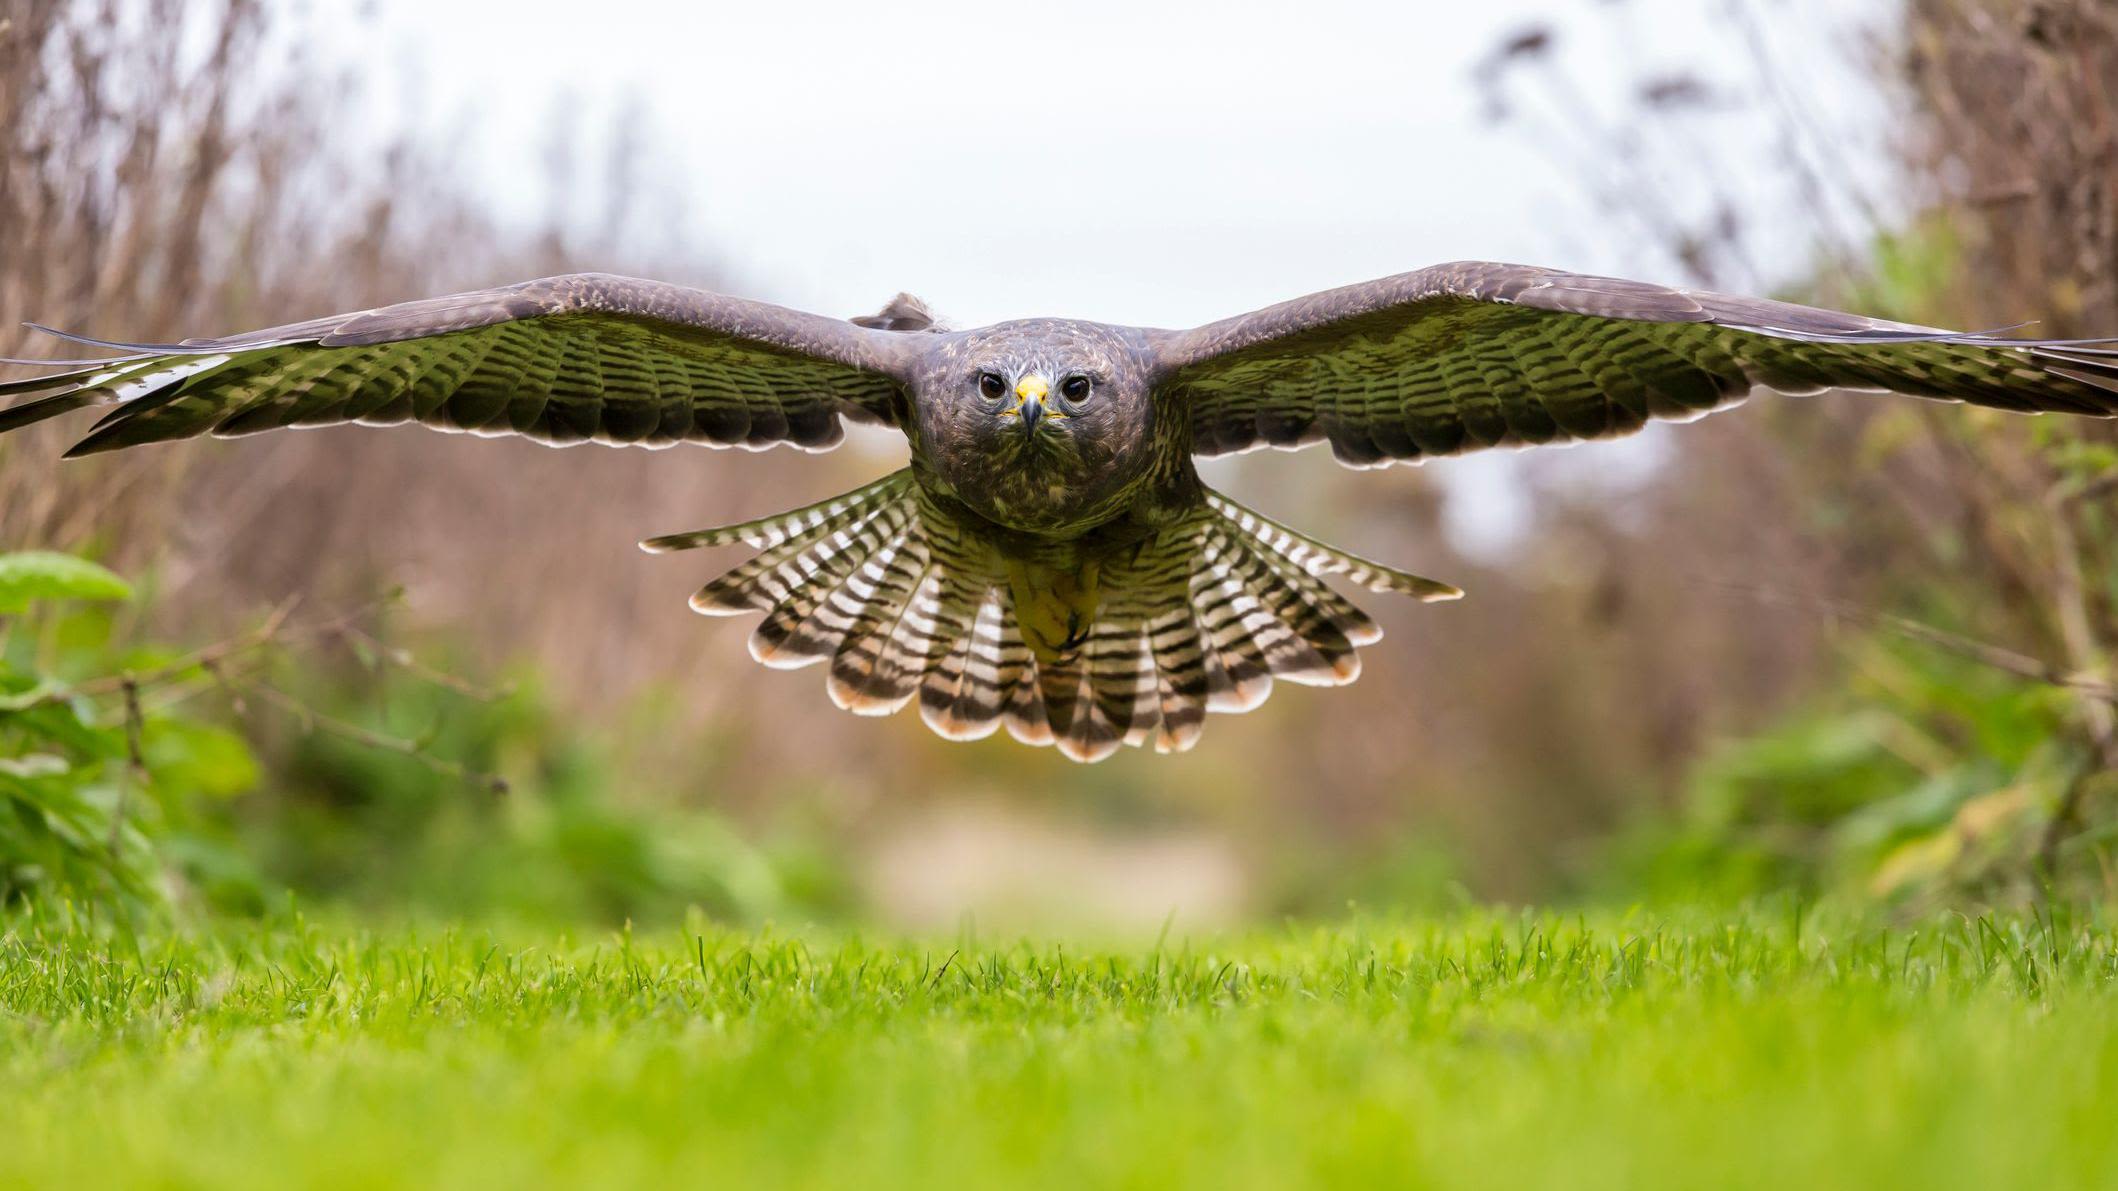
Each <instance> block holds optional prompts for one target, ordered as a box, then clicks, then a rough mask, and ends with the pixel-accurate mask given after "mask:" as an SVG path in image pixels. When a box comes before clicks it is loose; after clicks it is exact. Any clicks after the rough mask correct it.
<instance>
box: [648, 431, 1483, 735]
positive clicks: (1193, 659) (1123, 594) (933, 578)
mask: <svg viewBox="0 0 2118 1191" xmlns="http://www.w3.org/2000/svg"><path fill="white" fill-rule="evenodd" d="M736 543H742V544H745V545H749V546H752V547H755V548H756V549H757V550H758V553H757V554H756V555H754V556H753V557H752V558H750V559H749V560H748V561H746V562H744V563H742V564H741V565H739V566H737V567H735V568H734V569H732V570H730V571H728V572H726V573H725V574H723V575H722V576H721V577H719V578H717V579H715V580H713V581H712V582H711V583H708V584H706V585H705V586H704V587H702V588H701V589H700V590H699V592H698V594H696V595H695V596H693V597H692V607H693V608H695V609H697V610H698V611H699V612H702V613H705V614H707V615H714V616H725V615H739V614H742V613H746V612H762V613H764V619H763V620H762V621H760V622H759V624H758V626H757V628H756V629H755V630H754V631H753V632H752V634H751V637H750V650H751V654H752V656H754V657H756V658H757V659H758V660H759V661H760V662H763V663H765V664H766V665H768V666H773V667H778V668H795V667H800V666H807V665H812V664H816V663H823V662H828V663H829V666H828V670H827V681H826V690H827V691H828V693H829V694H830V696H831V699H832V701H833V702H834V703H836V704H838V705H839V706H840V707H842V708H845V709H846V710H849V711H852V712H854V713H856V714H860V715H888V714H891V713H894V712H896V711H899V710H901V709H903V708H904V707H906V706H907V705H908V704H910V703H912V702H914V701H915V700H916V701H917V702H918V704H919V715H920V719H921V720H922V721H924V722H925V723H926V725H927V726H928V727H929V728H931V729H932V730H933V731H934V732H935V733H936V734H937V735H940V736H942V737H945V738H947V739H950V740H976V739H981V738H983V737H986V736H990V735H992V734H993V733H994V732H996V731H999V730H1000V729H1001V728H1003V727H1004V728H1006V729H1007V731H1008V733H1009V734H1010V735H1012V736H1013V737H1015V738H1016V739H1017V740H1020V741H1022V742H1024V743H1027V744H1033V745H1054V746H1056V747H1057V748H1058V750H1059V751H1060V752H1061V753H1063V754H1064V755H1066V756H1068V757H1070V758H1073V759H1074V760H1078V761H1097V760H1101V759H1103V758H1105V757H1108V756H1110V755H1112V754H1113V753H1115V752H1117V751H1118V750H1119V749H1120V748H1121V747H1126V746H1131V747H1140V748H1144V747H1147V746H1148V745H1150V744H1151V745H1152V746H1153V747H1154V748H1155V750H1156V751H1157V752H1164V753H1171V752H1182V751H1184V750H1186V749H1189V748H1190V747H1192V745H1194V744H1196V743H1197V742H1198V740H1199V737H1200V735H1201V734H1202V733H1203V732H1204V730H1205V721H1206V715H1207V712H1208V711H1222V712H1238V711H1247V710H1249V709H1251V708H1254V707H1256V706H1258V705H1259V704H1260V703H1262V702H1264V701H1265V699H1266V698H1267V697H1268V696H1269V695H1270V694H1271V691H1272V687H1273V684H1274V682H1275V680H1277V679H1286V680H1288V681H1291V682H1297V683H1304V684H1309V685H1318V686H1337V685H1342V684H1345V683H1349V682H1352V681H1353V680H1354V679H1355V678H1357V677H1358V676H1359V674H1360V655H1359V649H1360V647H1361V646H1364V645H1369V644H1373V643H1374V642H1375V641H1376V640H1378V639H1379V638H1380V637H1381V635H1382V631H1381V629H1379V628H1377V627H1376V624H1375V622H1374V621H1373V620H1372V619H1370V618H1369V617H1368V615H1367V614H1366V613H1364V612H1362V611H1361V610H1360V609H1359V608H1358V607H1356V606H1355V605H1354V604H1353V603H1352V602H1351V601H1350V600H1348V599H1347V598H1346V597H1345V596H1343V595H1341V594H1339V593H1338V592H1337V591H1335V590H1333V589H1332V588H1331V587H1330V586H1328V585H1327V584H1326V583H1324V582H1323V580H1322V578H1321V577H1320V576H1324V575H1330V574H1343V575H1345V576H1347V577H1348V578H1349V579H1351V580H1353V581H1354V582H1357V583H1359V584H1361V585H1362V586H1365V587H1368V588H1371V589H1372V590H1376V591H1392V592H1401V593H1405V594H1410V595H1414V596H1417V597H1419V598H1421V599H1429V600H1431V599H1447V598H1451V597H1453V596H1454V595H1456V594H1458V593H1457V591H1456V589H1455V588H1453V587H1450V586H1449V585H1447V584H1444V583H1438V582H1436V581H1434V580H1431V579H1423V578H1420V577H1419V576H1416V575H1411V574H1408V573H1406V572H1403V571H1397V570H1393V569H1391V568H1389V567H1385V566H1382V565H1381V564H1379V563H1373V562H1369V561H1367V560H1365V559H1362V558H1358V557H1356V556H1354V555H1351V554H1347V553H1345V552H1343V551H1340V550H1337V549H1334V548H1333V547H1330V546H1327V545H1325V544H1323V543H1322V542H1319V541H1317V540H1316V539H1314V538H1311V537H1308V536H1306V535H1303V534H1301V533H1298V532H1296V531H1294V530H1292V529H1289V528H1287V527H1286V526H1284V525H1281V524H1280V523H1278V522H1276V521H1272V520H1270V519H1268V518H1266V517H1263V516H1261V515H1259V514H1257V513H1255V512H1253V511H1251V510H1249V509H1247V508H1244V507H1243V506H1242V505H1239V504H1236V503H1235V502H1234V501H1231V500H1229V499H1227V498H1226V497H1224V496H1221V495H1219V494H1217V493H1213V494H1209V496H1208V499H1207V501H1206V502H1205V503H1203V504H1202V505H1201V506H1200V507H1199V508H1198V509H1197V510H1196V511H1195V512H1193V513H1192V514H1190V515H1189V516H1187V517H1185V518H1183V519H1181V520H1179V521H1177V522H1175V523H1174V524H1172V525H1170V526H1168V527H1166V528H1164V529H1163V530H1161V531H1160V532H1159V533H1157V534H1156V535H1155V536H1154V537H1152V538H1150V539H1149V540H1148V541H1147V542H1145V543H1142V544H1140V545H1138V546H1137V547H1134V548H1128V549H1126V550H1123V551H1117V552H1115V553H1114V554H1112V555H1111V556H1109V557H1105V558H1103V559H1101V560H1099V561H1098V562H1096V563H1095V565H1093V566H1091V567H1088V568H1087V569H1086V570H1085V571H1084V573H1085V574H1091V575H1093V576H1094V579H1093V580H1092V583H1093V585H1094V588H1095V603H1094V615H1093V619H1092V620H1091V621H1090V623H1089V624H1088V626H1087V627H1086V628H1085V629H1084V630H1082V631H1081V632H1080V634H1079V635H1078V640H1077V641H1076V642H1074V644H1073V645H1072V646H1071V647H1070V648H1066V649H1061V650H1058V651H1056V652H1048V653H1041V652H1040V651H1039V649H1036V648H1033V647H1032V645H1031V644H1030V642H1029V640H1028V639H1027V638H1026V637H1025V636H1024V634H1023V631H1022V627H1021V625H1020V623H1019V622H1018V619H1017V617H1016V610H1015V605H1014V600H1015V589H1014V588H1012V587H1011V585H1010V566H1009V564H1010V556H1009V555H1008V554H1007V553H1006V551H1005V550H1004V549H1003V548H1002V547H1001V546H1000V545H999V544H998V543H996V542H995V541H993V540H992V538H991V537H990V535H989V534H988V533H987V532H986V531H984V530H982V529H981V528H980V527H979V526H978V525H976V524H975V523H974V522H973V521H972V520H971V519H970V518H968V517H966V516H965V515H963V514H962V513H961V512H959V511H956V510H955V509H953V508H952V506H950V505H949V504H948V503H947V502H945V501H944V500H942V499H940V498H937V497H935V496H934V495H932V494H931V493H929V492H928V491H927V490H926V489H925V488H923V487H922V486H921V485H919V484H918V483H917V482H915V480H914V479H913V477H912V473H911V471H910V470H909V469H907V470H902V471H897V472H893V473H891V474H890V475H887V476H884V477H883V478H881V479H879V480H876V481H875V482H873V483H871V484H867V485H865V486H863V487H861V488H857V489H854V490H853V491H851V492H848V493H845V494H843V495H840V496H834V497H831V498H830V499H828V500H821V501H818V502H816V503H815V504H811V505H805V506H803V507H801V508H798V509H793V510H790V511H788V512H785V513H777V514H774V515H773V516H770V517H761V518H758V519H756V520H754V521H745V522H741V523H739V524H735V525H728V526H722V527H719V528H716V529H704V530H695V531H692V532H689V533H680V534H671V535H668V536H665V537H659V538H650V539H648V540H647V541H646V542H643V543H641V545H642V547H643V548H645V549H648V550H650V551H656V552H661V551H669V550H687V549H692V548H696V547H704V546H723V545H732V544H736ZM1016 561H1018V562H1019V560H1016Z"/></svg>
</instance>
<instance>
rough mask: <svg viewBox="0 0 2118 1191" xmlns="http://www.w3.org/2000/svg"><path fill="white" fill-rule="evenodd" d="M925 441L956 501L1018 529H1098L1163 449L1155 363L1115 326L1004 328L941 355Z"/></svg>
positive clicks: (932, 367) (926, 390)
mask: <svg viewBox="0 0 2118 1191" xmlns="http://www.w3.org/2000/svg"><path fill="white" fill-rule="evenodd" d="M913 396H914V402H913V405H914V414H915V420H916V422H917V432H918V433H917V439H918V442H919V444H920V448H921V450H922V452H923V453H924V455H925V458H926V461H927V463H928V464H929V465H930V466H931V467H933V469H934V470H935V472H936V474H937V475H939V476H940V478H941V479H942V481H943V482H944V483H946V484H948V485H949V487H950V488H951V490H952V491H954V492H955V494H956V495H957V497H958V498H959V499H961V500H963V501H964V503H966V504H968V505H970V506H971V507H972V508H973V509H974V510H976V511H977V512H979V513H980V514H982V515H984V516H986V517H988V518H991V519H992V520H994V521H997V522H999V523H1001V524H1003V525H1007V526H1010V527H1013V528H1016V529H1023V530H1030V531H1042V532H1051V531H1055V530H1064V529H1068V528H1076V527H1084V526H1085V524H1087V523H1092V522H1093V521H1094V520H1095V519H1096V518H1097V517H1098V515H1099V514H1101V513H1104V512H1105V511H1106V510H1107V509H1108V508H1109V507H1110V506H1112V505H1113V503H1114V502H1115V501H1117V499H1118V498H1119V497H1121V496H1122V495H1123V494H1124V493H1125V492H1126V491H1127V490H1128V489H1129V488H1130V487H1131V486H1132V485H1133V483H1134V482H1135V481H1137V480H1138V479H1139V478H1140V477H1141V475H1143V474H1144V473H1145V472H1146V471H1147V470H1148V467H1149V465H1150V464H1151V463H1152V462H1153V460H1154V458H1155V457H1156V454H1157V444H1156V442H1155V431H1156V425H1155V411H1154V405H1153V401H1152V397H1151V378H1150V373H1149V363H1148V360H1147V358H1146V355H1145V353H1144V352H1142V351H1141V350H1140V348H1139V346H1138V345H1137V344H1136V343H1134V342H1132V340H1131V339H1130V338H1129V337H1128V336H1126V335H1125V334H1123V333H1121V332H1120V331H1119V330H1118V329H1117V328H1112V327H1105V326H1098V325H1096V324H1092V323H1077V322H1067V321H1063V320H1056V319H1032V320H1025V321H1022V322H1016V323H1001V324H998V325H996V326H993V327H988V328H985V329H983V330H980V331H976V332H970V333H966V334H965V335H963V336H961V337H959V338H957V339H956V340H955V341H954V342H952V343H950V344H949V345H948V347H947V348H946V349H944V350H940V351H937V352H935V353H933V355H932V357H931V358H930V359H929V360H928V362H927V366H926V367H925V368H923V369H922V370H921V373H920V375H919V377H918V379H917V381H916V382H915V384H914V386H913Z"/></svg>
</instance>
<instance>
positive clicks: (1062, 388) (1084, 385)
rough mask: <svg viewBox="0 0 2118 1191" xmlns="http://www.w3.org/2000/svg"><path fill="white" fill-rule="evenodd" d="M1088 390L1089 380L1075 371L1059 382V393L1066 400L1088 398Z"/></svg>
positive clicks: (1075, 400) (1076, 400)
mask: <svg viewBox="0 0 2118 1191" xmlns="http://www.w3.org/2000/svg"><path fill="white" fill-rule="evenodd" d="M1088 390H1089V380H1088V378H1087V377H1085V376H1082V375H1081V374H1080V373H1075V374H1074V375H1072V376H1069V377H1067V378H1066V379H1065V380H1063V381H1061V382H1059V395H1060V396H1061V397H1064V398H1066V399H1067V400H1068V401H1073V402H1077V403H1078V402H1082V401H1086V400H1088Z"/></svg>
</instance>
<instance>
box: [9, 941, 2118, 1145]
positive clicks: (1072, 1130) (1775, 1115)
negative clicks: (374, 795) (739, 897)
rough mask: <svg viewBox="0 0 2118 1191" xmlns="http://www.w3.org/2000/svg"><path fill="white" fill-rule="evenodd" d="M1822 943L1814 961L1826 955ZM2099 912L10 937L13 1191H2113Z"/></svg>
mask: <svg viewBox="0 0 2118 1191" xmlns="http://www.w3.org/2000/svg"><path fill="white" fill-rule="evenodd" d="M1798 930H1799V935H1798V936H1797V931H1798ZM2114 1121H2118V945H2114V937H2113V933H2112V931H2111V929H2110V927H2109V926H2108V925H2107V924H2104V923H2101V922H2093V923H2091V922H2074V923H2068V922H2065V921H2062V922H2061V923H2059V924H2057V925H2052V924H2049V923H2044V922H2040V921H2037V920H1998V921H1982V920H1964V919H1961V918H1949V919H1945V920H1937V921H1934V922H1931V923H1929V924H1927V925H1925V926H1923V927H1921V928H1920V929H1917V930H1909V929H1906V928H1903V927H1900V928H1898V929H1895V930H1889V931H1884V930H1880V929H1873V928H1855V927H1852V926H1837V927H1834V926H1831V925H1819V924H1817V923H1808V924H1801V925H1799V926H1798V924H1797V923H1796V922H1795V921H1793V920H1792V919H1791V918H1790V917H1788V916H1782V915H1777V914H1762V913H1761V914H1759V915H1756V916H1752V917H1749V918H1747V919H1745V918H1737V919H1732V920H1731V919H1713V918H1706V917H1697V918H1692V917H1681V916H1680V917H1676V918H1670V919H1655V918H1644V917H1640V916H1633V917H1630V918H1623V919H1620V918H1606V919H1601V920H1598V919H1593V918H1592V919H1590V920H1588V921H1587V922H1585V923H1584V922H1581V921H1579V920H1575V919H1558V918H1543V917H1534V916H1532V917H1524V918H1514V917H1477V916H1471V917H1463V918H1457V919H1452V920H1447V921H1421V922H1385V921H1376V922H1357V923H1349V924H1345V925H1340V926H1331V927H1321V928H1317V927H1289V928H1284V929H1279V930H1270V931H1264V932H1261V933H1256V934H1248V935H1238V936H1230V937H1216V938H1210V939H1192V940H1190V941H1180V940H1178V939H1176V938H1174V937H1173V938H1171V939H1169V940H1168V941H1166V942H1165V943H1164V944H1163V945H1161V946H1159V947H1156V948H1153V949H1149V948H1146V947H1136V948H1130V949H1122V950H1112V949H1108V948H1106V949H1095V948H1082V949H1077V948H1076V947H1075V946H1071V945H1067V946H1062V945H1060V944H1057V943H1048V942H1046V943H1031V944H999V945H992V944H987V943H983V942H976V943H973V942H966V943H964V944H963V945H961V946H957V945H954V944H951V943H947V942H942V943H927V944H919V943H903V942H889V943H881V942H873V941H861V940H858V939H854V938H851V937H847V936H824V935H801V936H794V937H789V936H785V935H775V934H771V933H766V934H762V935H760V934H745V933H730V932H725V931H721V930H717V929H712V928H701V929H699V930H695V931H677V930H672V931H669V932H667V933H656V934H646V933H641V934H638V935H626V934H617V935H607V936H592V937H585V938H579V939H568V938H557V937H545V938H534V937H528V936H524V935H519V934H515V933H510V932H501V933H500V934H498V935H496V936H491V937H488V936H486V935H483V934H469V933H441V934H435V933H421V932H418V931H413V930H408V929H407V930H398V931H391V932H379V933H378V932H369V931H363V930H356V929H353V928H350V927H348V928H325V927H317V926H314V925H308V924H304V923H302V922H300V921H292V922H283V923H281V924H278V925H275V926H269V927H244V928H218V929H215V930H211V931H206V932H202V933H194V934H187V935H183V936H180V937H161V938H156V939H151V940H141V941H138V942H132V941H124V940H120V939H117V938H114V937H112V936H110V935H109V934H107V933H99V932H94V931H90V930H87V929H84V928H81V927H79V926H73V925H67V924H65V923H63V922H60V921H55V920H53V919H50V918H44V919H36V918H27V917H24V918H15V919H0V1123H4V1124H0V1139H4V1140H0V1185H7V1186H18V1185H24V1184H43V1185H56V1184H67V1185H81V1186H88V1185H102V1184H106V1183H108V1182H114V1181H123V1182H131V1183H144V1184H151V1185H167V1186H202V1185H208V1184H213V1185H237V1186H284V1185H288V1184H290V1183H294V1184H307V1185H317V1186H347V1187H354V1186H373V1185H379V1184H426V1185H446V1186H481V1185H483V1186H519V1185H535V1184H545V1185H579V1184H626V1183H630V1184H641V1183H648V1182H653V1181H671V1180H681V1181H682V1182H684V1183H687V1184H694V1185H722V1186H725V1185H731V1184H738V1185H740V1184H760V1185H768V1186H790V1185H791V1186H851V1185H862V1186H873V1185H885V1186H892V1185H921V1186H967V1185H968V1186H978V1185H992V1184H997V1183H1011V1184H1014V1183H1027V1184H1051V1185H1077V1184H1079V1183H1081V1182H1083V1181H1087V1182H1089V1183H1093V1184H1100V1185H1122V1186H1137V1187H1160V1186H1167V1185H1205V1184H1214V1185H1222V1186H1228V1185H1234V1186H1252V1187H1283V1186H1291V1185H1301V1184H1319V1183H1333V1184H1368V1183H1375V1182H1388V1183H1393V1184H1400V1185H1413V1186H1459V1185H1460V1186H1495V1185H1499V1186H1507V1185H1524V1184H1528V1185H1537V1186H1553V1185H1564V1186H1570V1187H1597V1186H1607V1187H1621V1186H1622V1187H1641V1186H1681V1187H1703V1186H1713V1187H1784V1186H1806V1187H1816V1186H1846V1187H1873V1186H1878V1185H1893V1184H1896V1185H1920V1186H1930V1187H1931V1186H1952V1185H1953V1186H2018V1187H2030V1186H2035V1187H2062V1186H2084V1187H2085V1186H2112V1185H2118V1127H2114V1125H2113V1122H2114Z"/></svg>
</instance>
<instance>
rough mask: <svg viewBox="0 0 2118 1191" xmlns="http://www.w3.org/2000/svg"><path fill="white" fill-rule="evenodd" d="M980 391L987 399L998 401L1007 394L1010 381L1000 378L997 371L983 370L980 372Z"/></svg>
mask: <svg viewBox="0 0 2118 1191" xmlns="http://www.w3.org/2000/svg"><path fill="white" fill-rule="evenodd" d="M978 391H979V392H980V393H982V394H984V396H985V398H986V400H988V401H998V400H1000V399H1001V398H1002V397H1004V396H1006V395H1007V391H1008V383H1007V382H1006V381H1004V380H1002V379H1000V374H999V373H997V372H981V373H979V374H978Z"/></svg>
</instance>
